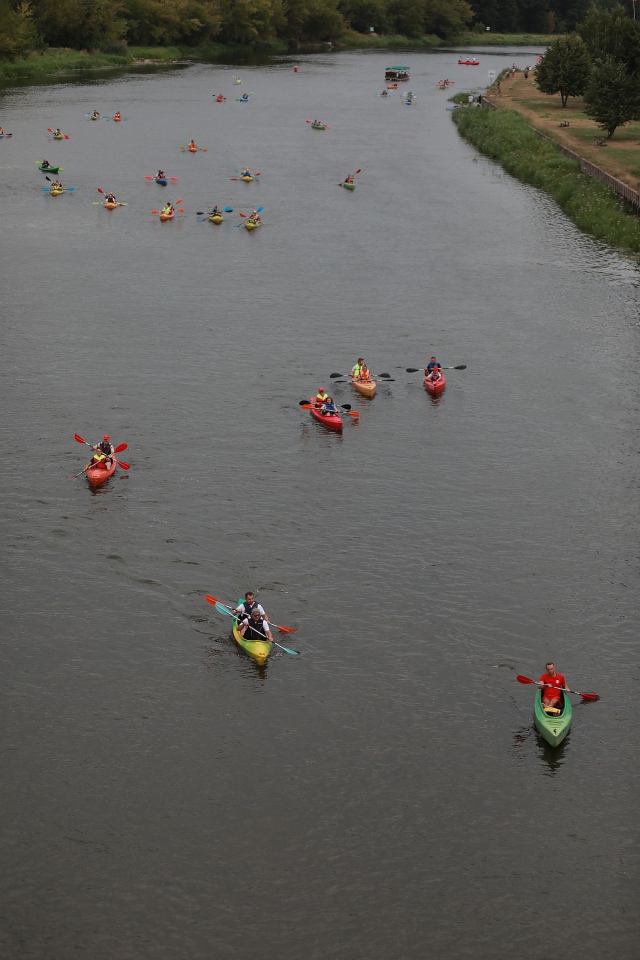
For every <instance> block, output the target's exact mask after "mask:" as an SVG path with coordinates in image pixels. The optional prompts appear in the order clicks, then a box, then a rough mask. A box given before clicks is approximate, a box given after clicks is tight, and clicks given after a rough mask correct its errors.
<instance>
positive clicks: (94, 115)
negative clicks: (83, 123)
mask: <svg viewBox="0 0 640 960" xmlns="http://www.w3.org/2000/svg"><path fill="white" fill-rule="evenodd" d="M91 119H92V120H99V119H100V114H99V113H92V114H91Z"/></svg>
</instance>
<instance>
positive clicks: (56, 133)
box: [53, 127, 62, 137]
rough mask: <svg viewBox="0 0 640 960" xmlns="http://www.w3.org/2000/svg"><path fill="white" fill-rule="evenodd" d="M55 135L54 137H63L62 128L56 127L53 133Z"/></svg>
mask: <svg viewBox="0 0 640 960" xmlns="http://www.w3.org/2000/svg"><path fill="white" fill-rule="evenodd" d="M53 135H54V137H61V136H62V130H61V129H60V127H56V129H55V130H54V131H53Z"/></svg>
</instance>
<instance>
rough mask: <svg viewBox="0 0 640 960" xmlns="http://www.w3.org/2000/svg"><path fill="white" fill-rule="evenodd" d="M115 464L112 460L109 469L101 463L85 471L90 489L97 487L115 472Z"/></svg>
mask: <svg viewBox="0 0 640 960" xmlns="http://www.w3.org/2000/svg"><path fill="white" fill-rule="evenodd" d="M116 467H117V463H116V461H115V460H112V462H111V466H110V467H104V466H103V465H102V463H97V464H96V465H95V467H89V469H88V470H87V471H86V473H87V480H88V481H89V485H90V486H92V487H99V486H100V485H101V484H103V483H104V482H105V480H108V479H109V477H110V476H112V474H114V473H115V472H116Z"/></svg>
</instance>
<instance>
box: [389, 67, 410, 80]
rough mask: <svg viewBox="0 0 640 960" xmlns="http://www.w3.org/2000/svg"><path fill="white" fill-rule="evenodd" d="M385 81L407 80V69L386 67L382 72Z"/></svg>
mask: <svg viewBox="0 0 640 960" xmlns="http://www.w3.org/2000/svg"><path fill="white" fill-rule="evenodd" d="M384 78H385V80H408V79H409V67H402V66H396V67H387V68H386V70H385V72H384Z"/></svg>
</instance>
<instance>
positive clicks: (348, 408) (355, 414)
mask: <svg viewBox="0 0 640 960" xmlns="http://www.w3.org/2000/svg"><path fill="white" fill-rule="evenodd" d="M298 406H299V407H302V409H303V410H313V409H314V407H313V404H311V403H309V401H308V400H298ZM340 409H341V410H345V411H346V412H347V413H348V414H349V416H350V417H355V418H356V419H357V418H358V417H359V416H360V414H359V413H358V412H357V411H356V410H352V409H351V404H350V403H341V404H340Z"/></svg>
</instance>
